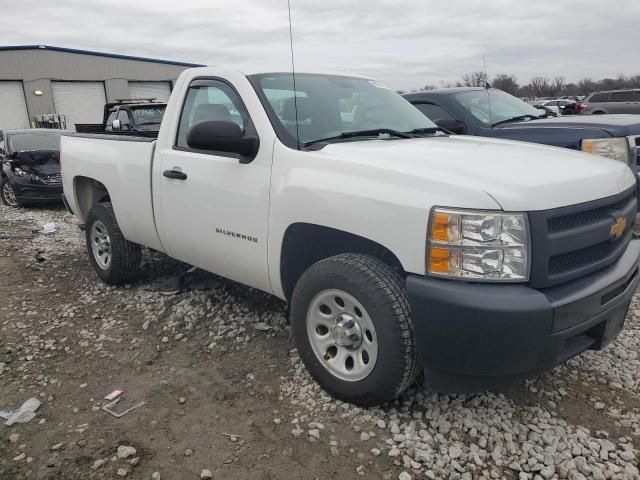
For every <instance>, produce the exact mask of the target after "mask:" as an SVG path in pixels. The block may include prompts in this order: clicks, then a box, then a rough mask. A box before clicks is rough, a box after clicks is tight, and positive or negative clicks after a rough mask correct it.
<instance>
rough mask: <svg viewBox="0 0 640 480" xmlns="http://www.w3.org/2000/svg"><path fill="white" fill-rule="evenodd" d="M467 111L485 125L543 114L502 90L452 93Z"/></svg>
mask: <svg viewBox="0 0 640 480" xmlns="http://www.w3.org/2000/svg"><path fill="white" fill-rule="evenodd" d="M454 95H455V97H456V99H457V100H458V101H459V102H460V104H461V105H462V106H463V107H464V108H466V109H467V110H468V111H469V113H471V114H472V115H473V116H474V117H476V118H477V119H478V120H480V121H481V122H482V123H484V124H485V125H494V124H496V123H498V122H504V121H505V120H510V119H512V118H516V117H522V116H525V115H530V116H532V117H540V116H542V115H544V112H541V111H540V110H538V109H537V108H534V107H532V106H531V105H529V104H528V103H525V102H523V101H522V100H520V99H519V98H516V97H514V96H513V95H509V94H508V93H506V92H503V91H502V90H495V89H490V90H471V91H467V92H460V93H455V94H454Z"/></svg>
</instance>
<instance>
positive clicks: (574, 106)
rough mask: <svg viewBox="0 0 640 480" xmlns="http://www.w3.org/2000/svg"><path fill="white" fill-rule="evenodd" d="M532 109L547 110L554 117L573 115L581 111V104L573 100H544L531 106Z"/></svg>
mask: <svg viewBox="0 0 640 480" xmlns="http://www.w3.org/2000/svg"><path fill="white" fill-rule="evenodd" d="M533 106H534V107H536V108H538V109H540V108H543V109H548V110H550V111H552V112H553V113H555V114H556V115H575V114H576V113H580V111H581V110H582V104H581V103H580V102H576V101H575V100H570V99H565V98H559V99H555V100H544V101H541V102H536V103H534V104H533Z"/></svg>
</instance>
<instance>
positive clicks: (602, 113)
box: [593, 110, 604, 115]
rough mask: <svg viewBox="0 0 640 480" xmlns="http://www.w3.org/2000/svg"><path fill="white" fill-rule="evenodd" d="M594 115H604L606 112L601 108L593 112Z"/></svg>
mask: <svg viewBox="0 0 640 480" xmlns="http://www.w3.org/2000/svg"><path fill="white" fill-rule="evenodd" d="M593 115H604V112H603V111H601V110H598V111H597V112H593Z"/></svg>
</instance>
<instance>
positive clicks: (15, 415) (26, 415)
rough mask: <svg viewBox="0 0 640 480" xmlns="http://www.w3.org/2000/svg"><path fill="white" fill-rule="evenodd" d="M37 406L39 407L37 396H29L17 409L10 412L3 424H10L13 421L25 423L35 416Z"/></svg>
mask: <svg viewBox="0 0 640 480" xmlns="http://www.w3.org/2000/svg"><path fill="white" fill-rule="evenodd" d="M38 408H40V400H38V399H37V398H30V399H29V400H27V401H26V402H24V403H23V404H22V405H21V406H20V408H19V409H18V410H15V411H13V412H10V415H9V417H8V418H7V421H6V422H5V425H8V426H11V425H13V424H14V423H27V422H28V421H30V420H31V419H32V418H33V417H35V416H36V410H37V409H38ZM3 413H6V412H3Z"/></svg>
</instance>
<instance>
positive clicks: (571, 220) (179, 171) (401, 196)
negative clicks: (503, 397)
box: [61, 67, 640, 405]
mask: <svg viewBox="0 0 640 480" xmlns="http://www.w3.org/2000/svg"><path fill="white" fill-rule="evenodd" d="M61 143H62V151H61V155H62V168H63V171H62V176H63V185H64V192H65V195H66V197H67V200H68V205H69V207H70V209H71V210H72V211H73V212H74V213H75V215H76V216H77V217H78V219H79V220H80V222H81V223H83V224H84V225H85V232H86V245H87V251H88V257H89V261H90V262H91V263H92V264H93V267H94V268H95V271H96V272H97V275H98V276H99V277H100V278H101V279H102V280H103V281H105V282H107V283H109V284H121V283H123V282H131V281H133V280H134V279H135V278H136V275H137V274H138V272H139V270H140V259H141V249H142V248H143V247H149V248H151V249H154V250H158V251H161V252H165V253H166V254H167V255H169V256H171V257H174V258H177V259H180V260H182V261H184V262H187V263H189V264H192V265H195V266H197V267H199V268H202V269H204V270H207V271H209V272H213V273H215V274H217V275H220V276H222V277H226V278H228V279H231V280H234V281H236V282H240V283H242V284H245V285H248V286H250V287H253V288H256V289H260V290H263V291H265V292H269V293H271V294H273V295H275V296H277V297H279V298H281V299H283V300H286V301H288V302H289V304H290V317H291V318H290V320H291V324H292V331H293V335H294V338H295V342H296V345H297V347H298V351H299V353H300V355H301V357H302V359H303V361H304V363H305V365H306V366H307V368H308V369H309V371H310V372H311V374H312V375H313V377H314V378H315V379H316V380H317V381H318V382H319V384H320V385H321V386H322V387H323V388H324V389H326V390H327V391H328V392H330V393H331V394H333V395H334V396H336V397H338V398H340V399H343V400H345V401H349V402H353V403H356V404H360V405H375V404H380V403H382V402H385V401H388V400H391V399H393V398H395V397H397V396H398V395H400V394H401V393H402V392H403V391H404V390H405V389H406V388H408V387H409V386H410V385H412V383H413V382H414V380H415V379H416V378H417V376H418V374H419V378H420V379H421V380H422V379H424V382H425V383H426V385H427V386H428V387H430V388H432V389H434V390H437V391H448V392H456V391H474V390H475V391H477V390H480V389H486V388H492V387H493V386H495V385H500V384H502V383H504V382H508V381H513V380H514V379H519V378H522V377H525V376H527V375H531V374H532V373H535V372H539V371H541V370H545V369H548V368H551V367H553V366H555V365H558V364H560V363H562V362H564V361H565V360H567V359H569V358H571V357H573V356H575V355H578V354H580V353H581V352H583V351H585V350H589V349H594V350H597V349H602V348H603V347H605V346H606V345H607V344H608V343H609V342H611V341H612V340H613V339H614V338H615V337H616V335H617V334H618V333H619V332H620V330H621V329H622V328H623V324H624V320H625V315H626V312H627V309H628V306H629V303H630V301H631V298H632V295H633V293H634V292H635V290H636V286H637V285H638V259H639V255H640V240H636V239H634V238H633V235H632V224H633V222H634V217H635V214H636V208H637V200H636V198H637V197H636V180H635V176H634V174H633V173H632V171H631V170H630V168H629V166H628V165H627V164H625V162H621V161H615V160H610V159H606V158H602V157H599V156H596V155H587V154H584V153H581V152H574V151H569V150H566V149H559V148H553V147H548V146H541V145H535V144H527V143H521V142H510V141H504V140H497V139H485V138H477V137H469V136H451V135H449V134H447V133H446V132H443V131H441V130H440V129H439V128H438V127H437V126H436V125H435V124H434V123H432V122H431V121H430V120H429V119H428V118H426V117H425V116H424V115H422V114H421V113H420V112H419V111H418V110H417V109H415V108H414V107H413V106H412V105H411V104H410V103H409V102H407V101H406V100H405V99H403V98H402V97H401V96H399V95H397V94H396V93H394V92H392V91H391V90H389V89H388V88H386V87H385V86H384V85H382V84H380V83H379V82H376V81H373V80H369V79H366V78H356V77H348V76H334V75H324V74H302V73H297V74H296V75H295V82H294V78H293V77H292V75H291V74H289V73H261V74H252V75H247V74H244V73H241V72H237V71H233V70H226V69H223V68H212V67H205V68H197V69H191V70H186V71H185V72H183V73H182V74H181V76H180V78H179V79H178V81H177V83H176V85H175V89H174V91H173V93H172V95H171V98H170V100H169V102H168V105H167V110H166V113H165V115H164V118H163V120H162V125H161V128H160V132H159V136H158V138H157V140H152V139H149V138H136V137H124V136H109V135H95V136H92V135H88V134H84V135H83V134H71V135H69V136H64V137H63V138H62V142H61ZM422 372H424V375H422Z"/></svg>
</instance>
